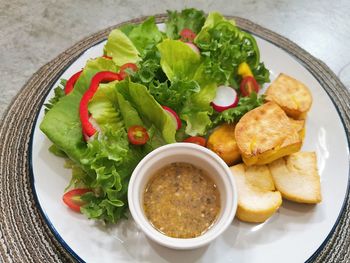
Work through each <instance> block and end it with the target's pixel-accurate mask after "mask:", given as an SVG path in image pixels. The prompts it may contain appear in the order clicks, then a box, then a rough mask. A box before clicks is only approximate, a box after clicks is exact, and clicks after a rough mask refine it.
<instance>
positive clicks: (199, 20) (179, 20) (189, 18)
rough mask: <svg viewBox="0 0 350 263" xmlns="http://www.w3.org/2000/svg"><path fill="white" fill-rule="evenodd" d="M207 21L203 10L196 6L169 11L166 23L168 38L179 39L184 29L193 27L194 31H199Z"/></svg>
mask: <svg viewBox="0 0 350 263" xmlns="http://www.w3.org/2000/svg"><path fill="white" fill-rule="evenodd" d="M204 21H205V14H204V12H203V11H201V10H197V9H194V8H188V9H184V10H182V11H181V12H177V11H169V10H168V19H167V21H166V22H165V24H166V34H167V36H168V38H171V39H179V38H180V35H179V33H180V32H181V30H182V29H184V28H188V29H191V30H192V31H193V32H194V33H196V34H197V33H198V32H199V31H200V30H201V28H202V26H203V24H204Z"/></svg>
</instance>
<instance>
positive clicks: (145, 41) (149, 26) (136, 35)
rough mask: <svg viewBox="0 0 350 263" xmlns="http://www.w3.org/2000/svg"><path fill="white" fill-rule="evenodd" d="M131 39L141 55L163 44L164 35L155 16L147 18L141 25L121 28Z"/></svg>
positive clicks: (129, 25)
mask: <svg viewBox="0 0 350 263" xmlns="http://www.w3.org/2000/svg"><path fill="white" fill-rule="evenodd" d="M120 30H121V31H122V32H124V34H125V35H127V36H128V37H129V39H130V40H131V42H132V43H133V44H134V45H135V47H136V48H137V50H138V51H139V52H140V54H141V55H143V54H145V53H146V52H147V51H148V50H151V49H152V48H153V46H155V45H156V44H157V43H159V42H161V41H162V39H163V34H162V33H161V32H160V31H159V29H158V27H157V25H156V23H155V18H154V16H151V17H149V18H147V19H146V20H145V21H144V22H143V23H141V24H138V25H137V24H128V25H126V26H122V27H121V28H120Z"/></svg>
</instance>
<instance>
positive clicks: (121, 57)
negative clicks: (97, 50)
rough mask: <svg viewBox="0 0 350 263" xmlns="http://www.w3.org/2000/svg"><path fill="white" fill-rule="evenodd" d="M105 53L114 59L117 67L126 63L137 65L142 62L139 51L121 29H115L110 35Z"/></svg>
mask: <svg viewBox="0 0 350 263" xmlns="http://www.w3.org/2000/svg"><path fill="white" fill-rule="evenodd" d="M104 53H105V55H107V56H110V57H112V58H113V61H114V63H115V64H116V65H117V66H122V65H123V64H125V63H136V62H138V61H139V60H140V57H139V54H140V53H139V51H138V50H137V48H136V47H135V45H134V44H133V42H132V41H131V40H130V39H129V38H128V37H127V36H126V35H125V34H124V33H123V32H122V31H121V30H120V29H114V30H112V32H111V33H110V34H109V36H108V40H107V43H106V45H105V46H104Z"/></svg>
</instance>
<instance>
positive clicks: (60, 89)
mask: <svg viewBox="0 0 350 263" xmlns="http://www.w3.org/2000/svg"><path fill="white" fill-rule="evenodd" d="M66 82H67V81H66V80H65V79H61V81H60V83H59V84H58V86H57V87H56V88H55V89H54V94H55V96H53V97H52V98H51V99H49V102H48V103H45V104H44V106H45V114H46V113H47V112H48V111H49V110H50V109H51V108H52V107H53V106H55V104H56V103H57V102H58V101H59V100H60V99H61V98H63V97H64V96H65V95H66V94H65V93H64V87H65V86H66Z"/></svg>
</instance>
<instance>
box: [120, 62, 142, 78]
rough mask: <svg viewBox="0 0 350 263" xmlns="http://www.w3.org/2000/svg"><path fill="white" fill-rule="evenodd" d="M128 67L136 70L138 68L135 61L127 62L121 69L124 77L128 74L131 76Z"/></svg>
mask: <svg viewBox="0 0 350 263" xmlns="http://www.w3.org/2000/svg"><path fill="white" fill-rule="evenodd" d="M127 69H129V70H132V71H134V72H136V71H137V69H138V68H137V66H136V64H134V63H126V64H124V65H123V66H121V67H120V69H119V75H120V77H121V78H122V79H125V78H126V77H127V76H129V74H128V72H127V71H126V70H127Z"/></svg>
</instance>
